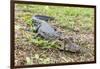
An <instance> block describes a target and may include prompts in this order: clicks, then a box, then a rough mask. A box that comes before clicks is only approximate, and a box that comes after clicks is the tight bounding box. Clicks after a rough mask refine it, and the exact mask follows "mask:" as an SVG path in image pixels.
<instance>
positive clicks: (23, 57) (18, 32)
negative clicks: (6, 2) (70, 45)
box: [15, 4, 94, 65]
mask: <svg viewBox="0 0 100 69" xmlns="http://www.w3.org/2000/svg"><path fill="white" fill-rule="evenodd" d="M36 14H38V15H39V14H40V15H47V16H51V17H54V18H55V20H54V21H52V22H50V24H51V25H54V26H56V27H57V28H58V29H60V31H63V33H64V35H67V36H72V37H73V38H74V41H75V43H77V44H78V45H80V46H82V47H86V48H88V49H89V50H90V51H87V52H86V53H84V54H76V53H74V54H73V53H69V52H66V53H64V52H61V51H59V50H57V49H56V48H57V47H59V46H60V45H61V43H62V42H56V41H49V40H48V41H47V40H45V39H43V38H41V37H37V38H35V39H33V37H34V36H35V35H36V33H35V32H34V31H32V29H33V27H32V16H33V15H36ZM27 30H30V31H27ZM93 40H94V9H93V8H80V7H62V6H44V5H28V4H16V5H15V65H27V64H51V63H65V62H66V63H68V62H82V61H94V53H93V51H94V41H93Z"/></svg>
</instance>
